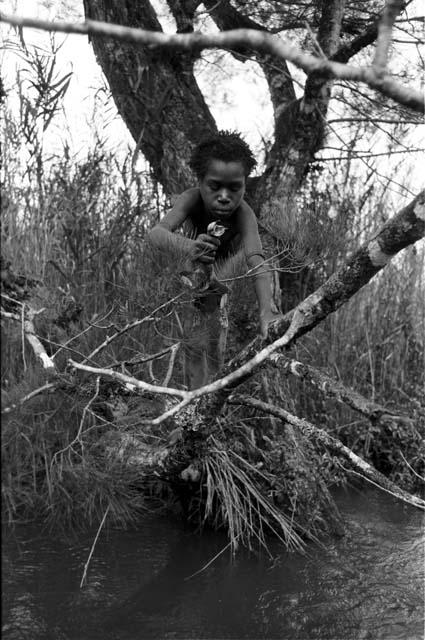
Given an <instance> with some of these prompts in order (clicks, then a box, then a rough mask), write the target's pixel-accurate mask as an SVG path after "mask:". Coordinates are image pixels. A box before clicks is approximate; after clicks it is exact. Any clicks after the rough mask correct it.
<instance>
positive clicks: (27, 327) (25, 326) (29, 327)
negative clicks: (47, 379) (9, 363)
mask: <svg viewBox="0 0 425 640" xmlns="http://www.w3.org/2000/svg"><path fill="white" fill-rule="evenodd" d="M3 297H5V296H3ZM13 302H15V303H17V304H20V305H21V309H22V316H21V317H19V315H18V314H17V313H11V312H8V311H3V309H2V310H1V315H2V317H4V318H7V319H11V320H16V321H18V322H22V332H23V335H24V336H25V339H26V340H27V342H28V343H29V345H30V346H31V348H32V350H33V352H34V354H35V357H36V358H37V359H38V360H39V361H40V362H41V364H42V367H43V369H44V370H45V371H46V373H47V374H49V375H55V374H57V370H56V365H55V363H54V362H53V360H52V358H51V357H50V356H48V355H47V353H46V350H45V348H44V347H43V345H42V344H41V342H40V339H39V338H38V336H37V334H36V332H35V327H34V318H35V316H36V315H37V314H39V313H41V312H42V311H43V309H40V310H39V311H36V310H35V309H32V307H29V306H28V305H26V304H21V303H19V302H17V301H16V300H13Z"/></svg>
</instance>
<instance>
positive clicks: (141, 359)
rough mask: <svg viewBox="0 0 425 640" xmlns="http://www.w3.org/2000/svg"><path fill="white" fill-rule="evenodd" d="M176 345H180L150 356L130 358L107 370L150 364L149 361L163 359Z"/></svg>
mask: <svg viewBox="0 0 425 640" xmlns="http://www.w3.org/2000/svg"><path fill="white" fill-rule="evenodd" d="M178 344H180V343H175V344H172V345H171V346H169V347H166V348H165V349H162V350H161V351H157V352H156V353H153V354H152V355H150V356H145V357H135V358H132V359H131V360H121V361H120V362H113V363H112V364H110V365H109V367H108V368H110V369H115V368H116V367H122V366H125V367H127V366H128V365H134V364H146V362H151V360H159V359H160V358H163V357H164V356H166V355H167V353H169V352H170V351H172V350H173V348H175V347H176V346H177V345H178Z"/></svg>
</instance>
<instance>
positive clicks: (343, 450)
mask: <svg viewBox="0 0 425 640" xmlns="http://www.w3.org/2000/svg"><path fill="white" fill-rule="evenodd" d="M228 402H229V404H244V405H248V406H250V407H254V408H256V409H259V410H260V411H265V412H267V413H270V414H271V415H273V416H276V417H277V418H280V419H281V420H283V421H284V422H287V423H289V424H291V425H292V426H294V427H297V428H298V429H300V431H301V432H302V433H303V434H305V435H306V436H307V437H308V438H309V439H316V440H318V441H319V442H320V443H321V444H322V445H324V446H325V447H327V448H328V449H330V450H331V451H333V452H334V453H336V454H337V455H339V456H342V457H343V458H344V459H345V460H347V462H348V463H349V464H350V467H352V468H353V469H354V471H356V472H357V473H358V474H359V475H360V476H361V477H362V478H364V479H366V480H369V481H371V482H373V483H374V484H375V485H376V486H377V487H378V488H380V489H383V490H384V491H387V492H389V493H391V494H392V495H393V496H394V497H396V498H398V499H399V500H402V501H403V502H406V503H407V504H410V505H411V506H413V507H416V508H418V509H422V510H425V501H424V500H422V499H421V498H419V497H418V496H415V495H412V494H410V493H408V492H407V491H404V489H401V488H400V487H399V486H397V485H396V484H395V483H394V482H392V481H391V480H389V479H388V478H387V477H386V476H384V475H383V474H382V473H380V471H378V470H377V469H375V468H374V467H373V466H372V465H370V464H369V463H368V462H366V461H365V460H363V458H361V457H360V456H358V455H357V454H355V453H354V451H351V449H349V448H348V447H346V446H345V445H344V444H342V442H341V441H340V440H338V439H337V438H334V437H333V436H331V435H329V433H328V432H327V431H325V430H324V429H320V428H318V427H316V426H315V425H313V424H311V423H310V422H307V420H304V419H302V418H298V417H297V416H294V415H292V414H291V413H289V412H288V411H286V410H285V409H281V408H280V407H276V406H274V405H271V404H268V403H267V402H262V401H261V400H257V399H254V398H251V397H250V396H246V395H239V394H238V395H236V394H235V395H234V396H231V397H230V398H229V400H228Z"/></svg>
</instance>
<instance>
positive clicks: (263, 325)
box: [260, 309, 283, 340]
mask: <svg viewBox="0 0 425 640" xmlns="http://www.w3.org/2000/svg"><path fill="white" fill-rule="evenodd" d="M282 318H283V315H282V314H281V313H275V312H274V311H272V310H271V309H270V310H269V311H261V313H260V330H261V337H262V338H263V339H264V340H265V339H266V338H267V336H268V333H269V329H270V327H271V325H272V324H274V323H275V322H279V320H282Z"/></svg>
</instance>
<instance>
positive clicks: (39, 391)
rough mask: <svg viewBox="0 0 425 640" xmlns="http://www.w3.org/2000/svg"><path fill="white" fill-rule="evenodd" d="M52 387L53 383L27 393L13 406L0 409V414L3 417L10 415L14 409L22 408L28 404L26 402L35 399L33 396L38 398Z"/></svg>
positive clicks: (54, 385)
mask: <svg viewBox="0 0 425 640" xmlns="http://www.w3.org/2000/svg"><path fill="white" fill-rule="evenodd" d="M54 387H56V384H55V383H54V382H48V383H47V384H45V385H43V386H42V387H39V388H38V389H34V391H31V393H28V394H27V395H26V396H24V397H23V398H21V399H20V400H19V401H18V402H15V404H11V405H9V406H8V407H5V409H2V414H4V415H5V414H7V413H11V411H14V409H17V408H18V407H20V406H22V405H23V404H24V402H28V400H31V399H32V398H35V396H38V395H39V394H40V393H44V392H45V391H48V390H49V389H53V388H54Z"/></svg>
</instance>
